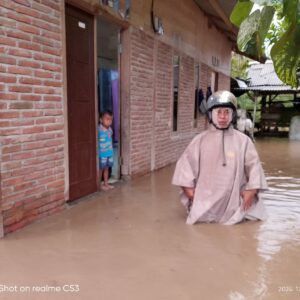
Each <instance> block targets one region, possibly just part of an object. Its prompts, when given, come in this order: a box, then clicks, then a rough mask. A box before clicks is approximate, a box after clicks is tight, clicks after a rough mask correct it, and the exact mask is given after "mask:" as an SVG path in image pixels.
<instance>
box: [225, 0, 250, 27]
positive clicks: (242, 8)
mask: <svg viewBox="0 0 300 300" xmlns="http://www.w3.org/2000/svg"><path fill="white" fill-rule="evenodd" d="M252 7H253V3H252V2H250V1H241V0H239V1H238V2H237V4H236V6H235V7H234V9H233V11H232V13H231V16H230V21H231V23H233V24H234V25H236V26H237V27H240V25H241V23H242V22H243V21H244V20H245V19H246V18H247V17H248V15H249V13H250V12H251V9H252Z"/></svg>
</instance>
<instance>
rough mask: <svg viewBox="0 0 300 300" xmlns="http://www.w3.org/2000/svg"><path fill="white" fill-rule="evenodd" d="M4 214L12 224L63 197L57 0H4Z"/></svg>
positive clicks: (52, 208) (50, 208)
mask: <svg viewBox="0 0 300 300" xmlns="http://www.w3.org/2000/svg"><path fill="white" fill-rule="evenodd" d="M0 9H1V17H2V18H1V20H0V23H1V27H0V42H1V47H0V53H1V55H0V63H1V65H0V82H2V84H0V109H1V111H0V131H1V133H0V136H1V144H2V147H1V153H0V157H1V189H2V214H3V219H4V221H3V223H4V229H5V232H10V231H12V230H15V229H17V228H19V227H22V226H24V225H26V224H27V223H30V222H32V221H33V220H35V219H38V218H40V217H43V216H45V215H49V214H52V213H54V212H56V211H59V210H61V209H62V207H63V204H64V188H65V185H64V176H65V174H64V172H65V169H64V118H63V96H62V95H63V90H62V79H63V64H62V63H63V62H62V13H63V12H62V7H61V1H50V0H41V1H33V0H18V1H11V0H2V1H1V2H0Z"/></svg>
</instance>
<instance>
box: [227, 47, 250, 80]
mask: <svg viewBox="0 0 300 300" xmlns="http://www.w3.org/2000/svg"><path fill="white" fill-rule="evenodd" d="M249 62H250V59H248V58H246V57H245V56H242V55H239V54H236V53H234V54H233V56H232V58H231V77H232V78H241V79H247V78H248V69H249Z"/></svg>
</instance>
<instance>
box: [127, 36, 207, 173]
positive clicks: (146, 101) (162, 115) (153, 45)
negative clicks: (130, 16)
mask: <svg viewBox="0 0 300 300" xmlns="http://www.w3.org/2000/svg"><path fill="white" fill-rule="evenodd" d="M175 53H176V54H179V55H180V75H179V76H180V86H179V104H178V130H177V131H176V132H173V130H172V120H173V110H172V105H173V55H174V54H175ZM194 63H195V62H194V59H193V58H192V57H190V56H187V55H185V54H183V53H177V52H176V51H175V50H174V49H173V48H172V47H171V46H169V45H167V44H164V43H162V42H160V41H158V40H155V39H154V38H152V37H150V36H148V35H147V34H145V33H144V32H142V31H138V30H133V31H132V33H131V49H130V69H129V73H130V116H128V118H129V119H130V128H128V133H127V134H126V136H130V137H131V138H130V155H129V161H130V172H129V175H136V174H142V173H146V172H149V171H151V170H154V169H159V168H161V167H164V166H166V165H168V164H170V163H173V162H175V161H176V160H177V158H178V156H179V155H180V154H181V153H182V151H183V150H184V148H185V147H186V146H187V144H188V143H189V142H190V141H191V139H192V138H193V137H194V136H195V135H196V134H197V133H199V132H200V131H201V130H203V129H204V128H205V126H206V121H205V120H206V118H205V116H204V115H200V116H199V119H198V123H197V128H194V125H193V121H194V105H195V104H194V103H195V100H194V88H195V87H194ZM202 67H203V68H202ZM210 78H211V70H210V69H209V68H208V67H206V66H205V65H202V66H201V74H200V86H201V87H203V88H204V91H206V88H207V86H208V85H210Z"/></svg>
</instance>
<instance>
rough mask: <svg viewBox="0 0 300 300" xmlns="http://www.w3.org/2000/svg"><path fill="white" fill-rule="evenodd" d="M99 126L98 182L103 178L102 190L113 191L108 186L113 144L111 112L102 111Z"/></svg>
mask: <svg viewBox="0 0 300 300" xmlns="http://www.w3.org/2000/svg"><path fill="white" fill-rule="evenodd" d="M99 121H100V124H99V130H98V141H99V166H100V178H101V179H100V180H102V176H103V181H104V183H103V186H102V187H101V189H102V190H104V191H107V190H110V189H113V188H114V187H113V186H112V185H109V184H108V176H109V169H110V168H111V167H112V166H113V144H112V135H113V131H112V129H111V124H112V121H113V114H112V112H111V111H104V112H102V113H101V114H100V120H99Z"/></svg>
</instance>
